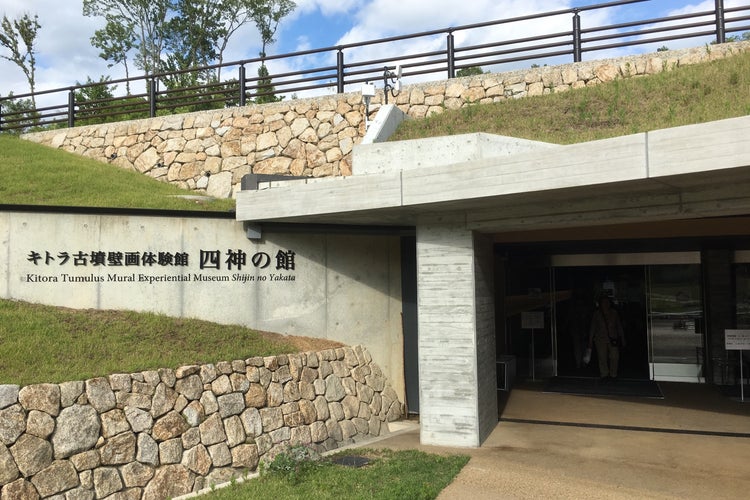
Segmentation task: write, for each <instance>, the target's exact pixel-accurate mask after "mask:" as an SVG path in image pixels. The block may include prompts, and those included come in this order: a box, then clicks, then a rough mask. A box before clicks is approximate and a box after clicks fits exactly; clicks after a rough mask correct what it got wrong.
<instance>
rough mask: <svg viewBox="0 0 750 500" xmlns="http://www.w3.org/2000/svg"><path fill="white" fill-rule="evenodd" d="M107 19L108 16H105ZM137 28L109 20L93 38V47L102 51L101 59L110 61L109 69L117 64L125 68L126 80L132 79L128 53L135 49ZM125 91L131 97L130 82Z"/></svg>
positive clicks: (128, 23) (131, 24)
mask: <svg viewBox="0 0 750 500" xmlns="http://www.w3.org/2000/svg"><path fill="white" fill-rule="evenodd" d="M105 17H107V16H105ZM134 32H135V26H134V24H133V23H132V22H127V21H126V22H125V23H124V24H120V23H119V22H117V20H115V19H108V20H107V24H106V25H105V26H104V28H102V29H100V30H97V31H96V32H95V33H94V36H92V37H91V45H93V46H94V47H96V48H97V49H99V50H101V52H99V57H101V58H102V59H104V60H105V61H110V63H109V64H108V65H107V67H108V68H111V67H112V66H114V65H116V64H122V65H123V66H124V67H125V78H129V77H130V68H129V67H128V52H130V51H131V50H132V49H133V45H134V44H135V38H134V35H133V34H134ZM125 90H126V92H127V94H128V95H130V82H125Z"/></svg>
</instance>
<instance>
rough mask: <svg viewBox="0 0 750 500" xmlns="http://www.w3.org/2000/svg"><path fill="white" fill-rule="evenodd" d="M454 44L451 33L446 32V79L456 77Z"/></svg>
mask: <svg viewBox="0 0 750 500" xmlns="http://www.w3.org/2000/svg"><path fill="white" fill-rule="evenodd" d="M455 43H456V41H455V40H454V39H453V32H452V31H449V32H448V40H447V42H446V54H447V56H448V78H455V77H456V52H455V48H456V47H455Z"/></svg>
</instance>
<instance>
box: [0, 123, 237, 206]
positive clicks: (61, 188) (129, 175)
mask: <svg viewBox="0 0 750 500" xmlns="http://www.w3.org/2000/svg"><path fill="white" fill-rule="evenodd" d="M0 174H1V175H2V178H3V182H2V183H0V204H7V205H51V206H69V207H107V208H139V209H161V210H200V211H219V212H227V211H229V210H234V206H235V203H234V200H233V199H221V200H216V199H209V198H206V199H202V200H200V201H195V200H194V199H185V198H182V197H184V196H192V195H195V193H194V192H192V191H186V190H184V189H180V188H178V187H177V186H174V185H171V184H167V183H165V182H160V181H157V180H155V179H152V178H150V177H148V176H145V175H143V174H140V173H137V172H134V171H130V170H124V169H122V168H119V167H116V166H113V165H109V164H106V163H101V162H99V161H96V160H93V159H91V158H84V157H81V156H78V155H75V154H72V153H67V152H65V151H60V150H57V149H52V148H49V147H46V146H41V145H39V144H35V143H32V142H29V141H24V140H21V139H19V138H17V137H14V136H11V135H7V134H0Z"/></svg>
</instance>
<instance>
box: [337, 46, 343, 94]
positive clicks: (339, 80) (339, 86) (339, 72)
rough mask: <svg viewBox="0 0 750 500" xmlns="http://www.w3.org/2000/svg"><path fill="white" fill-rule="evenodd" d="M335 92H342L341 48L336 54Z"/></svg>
mask: <svg viewBox="0 0 750 500" xmlns="http://www.w3.org/2000/svg"><path fill="white" fill-rule="evenodd" d="M336 92H338V93H339V94H343V93H344V51H343V50H341V49H339V51H338V53H337V54H336Z"/></svg>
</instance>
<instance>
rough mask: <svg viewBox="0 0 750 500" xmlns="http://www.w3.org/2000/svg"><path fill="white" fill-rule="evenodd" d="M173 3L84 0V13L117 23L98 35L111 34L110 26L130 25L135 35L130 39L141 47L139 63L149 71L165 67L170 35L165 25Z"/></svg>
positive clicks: (113, 29) (113, 28)
mask: <svg viewBox="0 0 750 500" xmlns="http://www.w3.org/2000/svg"><path fill="white" fill-rule="evenodd" d="M171 6H172V0H83V15H84V16H87V17H104V18H105V19H106V21H107V26H109V25H113V26H111V27H109V28H108V27H107V26H105V27H104V28H103V30H98V31H97V32H96V33H95V34H94V36H95V37H98V36H101V37H105V36H107V35H106V32H107V30H108V29H109V30H110V31H111V32H113V33H118V32H122V30H127V29H128V28H130V29H131V33H132V38H130V39H128V40H127V41H128V42H130V43H132V48H133V49H135V50H136V51H137V53H136V57H135V65H136V67H138V68H140V69H142V70H143V71H145V72H146V73H147V74H153V73H156V72H158V71H159V70H161V68H162V51H163V50H164V44H165V38H166V32H165V30H164V26H165V24H166V22H167V14H168V13H169V12H170V8H171ZM102 31H103V32H102ZM100 32H102V33H100ZM119 41H123V40H122V39H120V40H119Z"/></svg>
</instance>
